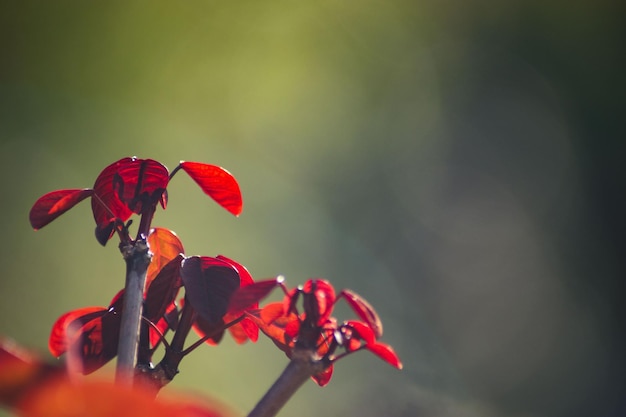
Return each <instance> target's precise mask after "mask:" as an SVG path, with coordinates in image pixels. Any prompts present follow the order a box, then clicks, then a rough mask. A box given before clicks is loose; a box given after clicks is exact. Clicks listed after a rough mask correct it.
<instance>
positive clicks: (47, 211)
mask: <svg viewBox="0 0 626 417" xmlns="http://www.w3.org/2000/svg"><path fill="white" fill-rule="evenodd" d="M92 194H93V190H92V189H91V188H81V189H68V190H57V191H52V192H49V193H47V194H44V195H42V196H41V197H39V199H38V200H37V201H36V202H35V204H33V207H32V208H31V209H30V213H29V216H28V217H29V220H30V224H31V226H32V227H33V229H35V230H38V229H41V228H42V227H44V226H45V225H47V224H48V223H50V222H51V221H52V220H54V219H56V218H57V217H59V216H60V215H61V214H63V213H65V212H66V211H68V210H69V209H71V208H72V207H74V206H75V205H76V204H78V203H80V202H81V201H83V200H84V199H85V198H87V197H90V196H91V195H92Z"/></svg>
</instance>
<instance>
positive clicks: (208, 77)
mask: <svg viewBox="0 0 626 417" xmlns="http://www.w3.org/2000/svg"><path fill="white" fill-rule="evenodd" d="M0 5H1V6H0V158H1V161H2V163H1V165H0V186H1V189H2V196H1V197H0V208H1V210H2V211H1V213H2V217H1V220H0V222H1V223H0V227H1V228H2V230H3V234H4V238H3V239H2V242H1V243H0V245H1V247H0V264H1V265H2V266H3V276H2V278H1V280H0V334H2V335H7V336H11V337H13V338H15V339H16V340H17V341H18V342H20V343H21V344H24V345H26V346H28V347H30V348H33V349H35V350H39V351H41V352H42V353H43V354H45V355H47V352H46V346H47V337H48V332H49V329H50V326H51V325H52V323H53V322H54V320H55V319H56V318H57V317H58V316H59V315H60V314H62V313H63V312H65V311H68V310H71V309H74V308H78V307H82V306H88V305H106V304H107V303H108V302H109V300H110V298H112V297H113V295H114V294H115V293H116V292H117V290H119V289H120V288H121V287H122V286H123V274H124V265H123V261H122V260H121V257H120V255H119V252H118V251H117V249H116V247H115V243H114V242H112V243H110V244H109V245H108V246H107V247H106V248H102V247H100V246H99V245H98V243H97V242H96V240H95V238H94V235H93V229H94V224H93V220H92V218H91V213H90V210H89V205H88V204H87V203H84V204H83V205H80V206H78V207H77V208H75V209H73V210H72V211H71V212H69V213H67V214H65V215H64V216H62V217H61V218H59V219H58V220H56V221H55V222H54V223H52V224H51V225H49V226H47V227H46V228H44V229H43V230H41V231H39V232H37V233H34V232H32V230H31V229H30V226H29V224H28V217H27V215H28V211H29V209H30V207H31V205H32V203H33V202H34V201H35V200H36V199H37V198H38V197H39V196H40V195H41V194H43V193H45V192H47V191H51V190H53V189H58V188H75V187H90V186H91V185H92V184H93V181H94V179H95V178H96V176H97V175H98V173H99V172H100V170H101V169H102V168H103V167H104V166H106V165H107V164H109V163H110V162H112V161H114V160H117V159H118V158H120V157H123V156H132V155H137V156H139V157H143V158H153V159H157V160H159V161H161V162H163V163H165V164H166V165H168V166H170V167H173V166H175V165H176V164H177V163H178V161H179V160H181V159H182V160H196V161H202V162H208V163H214V164H219V165H222V166H224V167H225V168H227V169H228V170H230V171H231V172H232V173H233V174H234V175H235V176H236V177H237V179H238V180H239V182H240V184H241V187H242V191H243V194H244V202H245V206H244V207H245V208H244V213H243V214H242V216H241V217H240V218H238V219H235V218H232V217H231V216H230V215H229V214H228V213H226V212H225V211H223V210H221V209H220V208H219V207H217V205H215V204H214V203H212V202H211V201H210V200H209V199H208V198H207V197H206V196H204V195H202V193H201V192H200V190H199V189H197V188H196V187H195V186H194V184H193V183H192V181H190V180H189V179H187V178H184V176H183V175H182V174H178V175H177V177H176V178H175V180H174V181H173V183H172V185H171V186H170V189H169V196H170V205H169V207H168V209H167V210H166V211H161V212H158V213H157V217H156V225H158V226H164V227H168V228H171V229H173V230H174V231H176V232H177V233H178V235H179V236H180V237H181V239H182V240H183V242H184V243H185V247H186V250H187V254H189V255H192V254H198V255H216V254H218V253H221V254H224V255H226V256H229V257H231V258H233V259H236V260H238V261H240V262H242V263H243V264H245V265H246V266H248V268H249V269H250V271H251V272H252V274H253V275H254V276H255V277H257V278H266V277H270V276H274V275H276V274H279V273H282V274H285V275H286V277H287V283H288V284H290V285H297V284H299V283H302V282H304V280H305V279H307V278H309V277H316V276H321V277H326V278H328V279H330V280H331V281H332V282H333V283H334V284H335V285H336V287H338V288H344V287H345V288H351V289H353V290H355V291H356V292H358V293H360V294H361V295H362V296H364V297H365V298H366V299H367V300H369V301H370V302H371V303H372V304H373V305H374V306H375V307H376V308H377V310H378V312H379V313H380V315H381V317H382V319H383V322H384V324H385V336H384V341H386V342H388V343H390V344H392V345H393V346H394V347H395V348H396V350H397V352H398V353H399V355H400V356H401V358H402V359H403V362H404V365H405V369H404V370H403V371H401V372H398V371H397V370H395V369H392V368H391V367H389V366H387V365H386V364H384V363H383V362H382V361H380V360H378V359H376V358H375V357H373V356H371V355H368V354H366V353H361V354H357V355H352V356H350V357H348V358H346V359H344V360H342V361H341V362H339V363H338V365H337V366H336V368H335V375H334V376H333V380H332V381H331V383H330V385H329V386H328V387H326V388H323V389H320V388H317V387H316V386H315V385H314V384H313V383H312V382H311V383H309V384H307V385H306V386H305V387H304V388H303V389H302V390H301V391H299V392H298V393H297V395H296V397H295V398H294V399H293V400H292V402H291V403H289V404H288V406H287V408H286V409H285V410H284V411H283V415H297V416H302V417H306V416H319V415H344V416H406V417H409V416H416V415H424V416H442V417H445V416H460V415H462V416H481V417H482V416H511V417H513V416H515V417H518V416H519V417H521V416H523V417H527V416H538V417H544V416H545V417H548V416H563V417H565V416H597V417H603V416H606V417H609V416H611V417H612V416H623V415H626V399H625V398H626V397H625V393H626V386H625V385H626V383H625V378H624V368H625V366H624V365H625V363H624V362H625V361H624V351H625V350H624V348H625V346H624V345H625V343H624V337H623V334H624V328H625V327H624V325H625V324H626V314H625V307H624V303H623V297H624V284H623V282H624V275H623V272H624V256H623V245H622V242H623V236H624V232H625V231H626V227H625V226H626V223H625V221H624V215H623V213H625V210H626V204H625V200H624V195H625V194H624V191H625V190H624V183H625V181H624V180H625V178H624V177H625V173H626V170H625V169H624V164H623V159H624V155H625V153H624V152H625V150H626V149H625V147H624V145H623V143H624V139H625V135H624V116H623V114H624V105H623V103H624V98H625V96H626V94H624V93H625V91H624V90H625V86H626V83H625V82H624V79H623V77H624V74H625V69H626V65H625V58H624V56H625V55H624V40H625V39H626V36H624V35H626V34H625V33H624V32H625V27H626V25H625V24H624V23H625V22H624V16H626V14H624V12H625V10H624V6H623V4H622V2H620V1H614V2H611V1H599V2H569V3H563V2H556V1H553V2H538V1H537V2H533V1H531V2H521V1H513V2H506V3H503V4H500V3H497V2H486V1H482V2H481V1H470V2H458V3H456V2H434V1H432V2H428V1H424V2H418V1H390V2H376V1H362V2H349V1H320V2H309V3H305V2H287V1H284V2H253V1H242V2H230V3H227V2H209V1H195V2H194V1H189V2H163V1H153V2H77V1H75V2H70V1H55V2H9V1H2V2H1V3H0ZM346 312H347V311H346ZM341 318H343V317H341ZM346 318H347V317H346ZM285 364H286V358H285V357H284V355H283V354H282V353H280V352H279V351H278V350H277V349H275V348H274V347H273V346H272V345H271V343H269V342H268V341H267V340H260V341H259V343H258V344H257V345H245V346H235V345H234V343H232V342H231V341H225V342H224V343H223V344H222V345H220V346H218V347H208V346H207V347H202V348H201V349H199V350H198V351H197V352H195V353H194V354H193V355H191V356H190V357H189V358H187V359H185V361H183V363H182V364H181V374H180V375H179V376H178V377H177V378H176V379H175V381H174V383H173V384H172V385H171V388H168V389H172V390H188V389H191V390H194V391H196V392H200V393H202V394H206V395H214V396H216V397H218V398H221V399H222V400H223V401H225V402H227V403H229V404H231V405H233V406H234V407H236V408H237V409H239V410H241V411H242V413H245V412H247V411H249V410H250V409H251V408H252V406H253V405H254V403H255V402H256V401H257V400H258V399H259V398H260V397H261V395H262V394H263V393H264V392H265V390H266V389H267V388H268V387H269V385H270V384H271V382H273V380H274V378H275V377H276V376H277V375H278V374H279V373H280V371H281V370H282V368H283V367H284V365H285Z"/></svg>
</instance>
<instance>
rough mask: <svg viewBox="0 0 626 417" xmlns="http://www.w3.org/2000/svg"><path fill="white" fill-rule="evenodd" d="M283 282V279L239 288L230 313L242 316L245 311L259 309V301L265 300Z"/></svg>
mask: <svg viewBox="0 0 626 417" xmlns="http://www.w3.org/2000/svg"><path fill="white" fill-rule="evenodd" d="M281 282H282V277H277V278H275V279H268V280H264V281H258V282H254V283H252V284H249V285H246V286H245V287H244V286H242V287H240V288H238V289H237V290H236V291H235V293H234V294H233V296H232V297H231V298H230V302H229V304H228V312H229V313H231V314H235V315H238V314H241V313H242V312H243V311H244V310H247V309H250V308H257V306H258V303H259V301H261V300H262V299H263V298H265V297H266V296H267V295H268V294H269V293H270V292H271V291H272V290H273V289H274V288H276V287H277V286H278V285H280V283H281Z"/></svg>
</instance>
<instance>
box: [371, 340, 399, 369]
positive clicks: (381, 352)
mask: <svg viewBox="0 0 626 417" xmlns="http://www.w3.org/2000/svg"><path fill="white" fill-rule="evenodd" d="M365 348H366V349H367V350H369V351H370V352H372V353H373V354H375V355H376V356H378V357H379V358H381V359H382V360H384V361H385V362H387V363H388V364H389V365H391V366H393V367H396V368H398V369H402V362H400V358H399V357H398V355H397V354H396V352H394V350H393V348H392V347H391V346H389V345H386V344H384V343H373V344H367V345H365Z"/></svg>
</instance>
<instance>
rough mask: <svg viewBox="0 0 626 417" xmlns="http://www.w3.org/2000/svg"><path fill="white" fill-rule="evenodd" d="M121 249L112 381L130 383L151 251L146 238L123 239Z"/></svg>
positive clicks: (120, 383)
mask: <svg viewBox="0 0 626 417" xmlns="http://www.w3.org/2000/svg"><path fill="white" fill-rule="evenodd" d="M120 250H121V251H122V255H123V256H124V260H125V261H126V286H125V287H124V288H125V290H124V307H123V310H122V320H121V324H120V336H119V344H118V348H117V367H116V374H115V381H116V383H117V384H119V385H124V386H132V384H133V375H134V369H135V363H136V361H137V347H138V345H139V329H140V323H141V314H142V309H143V291H144V286H145V283H146V272H147V270H148V265H150V259H151V253H150V251H149V248H148V244H147V242H146V240H145V238H142V239H137V240H136V241H134V242H125V244H124V245H122V246H121V247H120Z"/></svg>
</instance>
